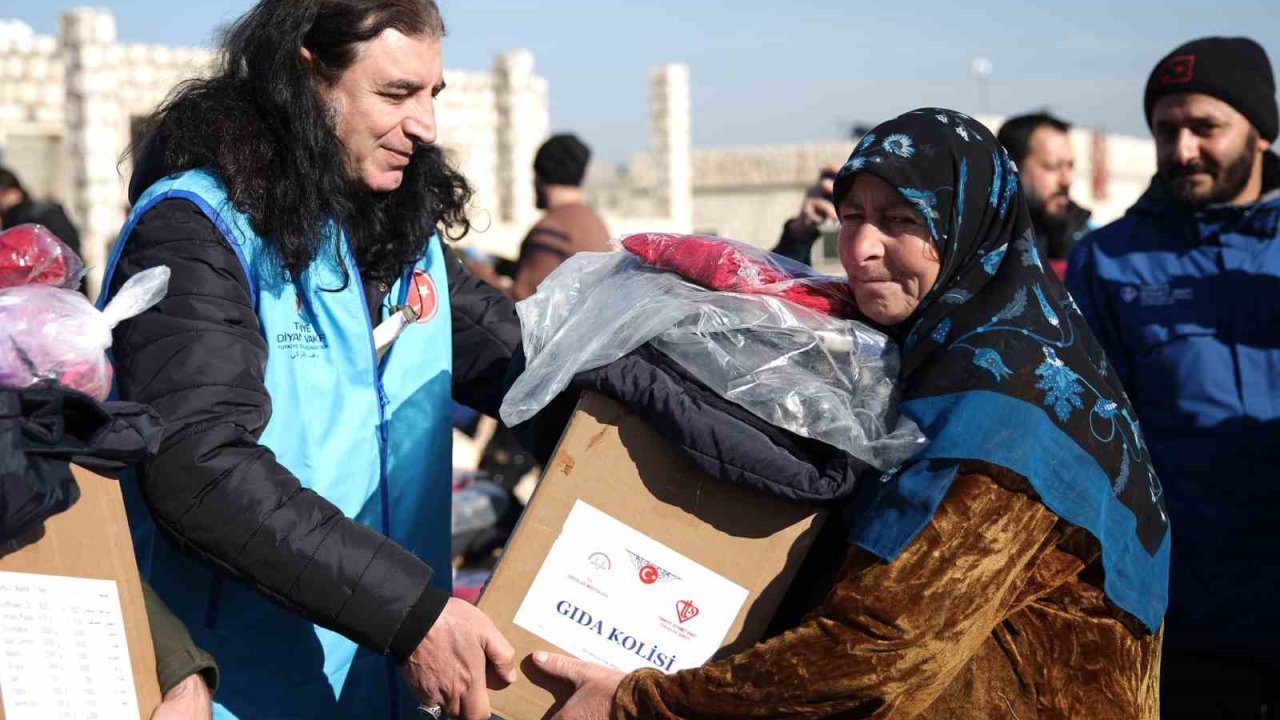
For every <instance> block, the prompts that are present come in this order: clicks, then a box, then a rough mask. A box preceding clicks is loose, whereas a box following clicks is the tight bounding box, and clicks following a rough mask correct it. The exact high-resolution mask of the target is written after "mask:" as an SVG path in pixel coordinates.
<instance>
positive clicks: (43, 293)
mask: <svg viewBox="0 0 1280 720" xmlns="http://www.w3.org/2000/svg"><path fill="white" fill-rule="evenodd" d="M168 287H169V268H167V267H163V266H161V267H154V268H150V269H148V270H144V271H142V272H140V273H138V274H137V275H135V276H133V277H132V278H129V281H128V282H126V283H125V284H124V286H123V287H121V288H120V290H119V291H118V292H117V293H116V296H115V297H114V298H113V299H112V300H111V302H110V303H108V304H107V306H106V308H105V309H104V310H102V311H101V312H99V311H98V309H97V308H95V307H94V306H93V304H92V303H90V302H89V301H88V300H86V299H85V297H84V296H83V295H81V294H80V293H78V292H75V291H72V290H63V289H62V288H57V287H50V286H48V285H39V284H37V285H22V286H19V287H11V288H6V289H3V290H0V385H6V386H10V387H27V386H29V385H34V384H37V383H40V382H56V383H59V384H61V385H64V386H66V387H69V388H71V389H73V390H79V391H80V392H82V393H85V394H86V395H91V396H93V397H94V398H97V399H98V400H105V399H106V398H107V395H108V393H110V391H111V378H112V373H111V361H110V360H108V359H107V355H106V351H107V349H109V348H110V347H111V329H112V328H113V327H115V326H116V325H117V324H119V323H120V322H121V321H123V320H126V319H128V318H131V317H133V316H134V315H137V314H139V313H141V312H143V311H144V310H146V309H148V308H150V307H151V306H152V305H155V304H156V303H158V302H160V300H161V299H163V298H164V296H165V292H166V291H167V290H168Z"/></svg>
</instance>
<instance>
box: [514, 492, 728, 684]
mask: <svg viewBox="0 0 1280 720" xmlns="http://www.w3.org/2000/svg"><path fill="white" fill-rule="evenodd" d="M746 601H747V591H746V589H745V588H743V587H740V586H738V585H736V584H734V583H733V582H730V581H729V580H726V579H725V578H723V577H720V576H719V575H717V574H715V573H714V572H712V571H710V570H708V569H707V568H705V567H703V566H702V565H699V564H698V563H696V562H694V561H692V560H690V559H689V558H687V557H685V556H683V555H681V554H680V553H678V552H676V551H674V550H672V549H671V548H669V547H667V546H665V545H663V544H662V543H660V542H657V541H656V540H653V539H652V538H649V537H646V536H645V535H643V534H642V533H640V532H638V531H636V530H635V529H633V528H630V527H628V526H626V525H624V524H622V523H621V522H619V521H618V520H616V519H614V518H613V517H610V516H609V515H606V514H605V513H603V512H601V511H599V510H597V509H596V508H594V507H592V506H590V505H588V504H586V503H584V502H582V501H581V500H578V501H575V502H574V505H573V508H572V509H571V510H570V511H569V517H568V518H567V519H566V520H565V521H564V528H563V529H561V531H560V535H559V537H557V538H556V541H555V544H554V545H552V546H551V552H550V553H549V554H548V555H547V558H546V560H544V561H543V562H542V567H541V568H539V569H538V574H537V576H535V577H534V579H533V584H532V585H531V586H530V587H529V592H528V594H526V595H525V597H524V600H523V601H522V602H521V603H520V609H519V610H517V611H516V616H515V624H516V625H519V626H520V627H522V628H524V629H526V630H528V631H529V632H532V633H533V634H535V635H537V636H538V637H540V638H542V639H543V640H546V641H548V642H551V643H554V644H555V645H556V646H558V647H560V648H563V649H564V650H566V651H567V652H569V653H572V654H573V655H575V656H577V657H578V658H581V659H583V660H594V661H596V662H599V663H603V664H605V665H609V666H610V667H614V668H617V669H618V670H622V671H625V672H630V671H632V670H637V669H639V668H644V667H653V668H658V669H659V670H662V671H664V672H674V671H676V670H683V669H685V668H691V667H698V666H699V665H702V664H703V663H705V662H706V661H707V660H709V659H710V658H711V656H712V655H714V654H715V652H716V650H719V649H720V646H721V645H723V644H724V640H725V636H726V635H728V633H729V629H730V628H731V627H732V626H733V621H734V620H735V619H736V618H737V617H738V613H739V612H740V611H741V610H742V605H743V603H745V602H746Z"/></svg>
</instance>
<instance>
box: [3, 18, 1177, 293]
mask: <svg viewBox="0 0 1280 720" xmlns="http://www.w3.org/2000/svg"><path fill="white" fill-rule="evenodd" d="M214 61H215V57H214V54H213V53H212V52H211V51H209V50H206V49H200V48H185V47H167V46H158V45H133V44H121V43H119V42H118V41H117V32H116V23H115V18H114V17H113V16H112V14H111V13H110V12H108V11H106V10H99V9H75V10H70V11H68V12H65V13H63V14H62V17H61V28H60V34H59V36H58V37H47V36H39V35H36V34H35V33H34V32H32V30H31V28H30V27H29V26H27V25H26V24H24V23H22V22H21V21H16V20H3V19H0V163H3V164H6V165H8V166H10V167H12V168H13V170H14V171H15V172H16V173H17V174H18V175H19V177H21V178H22V179H23V183H24V184H25V185H26V186H27V188H28V190H29V191H30V192H31V194H32V195H33V196H34V197H36V198H38V199H53V200H57V201H59V202H61V203H62V204H63V205H64V206H65V207H66V209H67V211H68V213H69V214H70V215H71V219H72V221H73V222H75V223H76V224H77V225H78V226H79V228H80V231H81V242H82V247H83V249H84V255H85V261H86V263H87V264H89V265H91V266H94V267H95V268H97V271H96V272H95V274H93V275H91V276H90V280H89V282H90V286H91V288H95V289H96V287H97V282H98V280H99V278H100V277H101V269H102V267H103V266H104V264H105V261H106V257H107V253H108V250H109V246H110V243H111V242H112V241H113V240H114V239H115V236H116V234H117V232H119V229H120V225H121V223H122V222H123V221H124V216H125V211H126V205H127V197H126V185H127V181H128V178H129V175H130V173H131V171H132V168H131V166H130V164H129V163H128V161H127V160H124V159H123V154H124V151H125V149H126V148H127V147H128V145H129V143H130V141H131V140H132V138H133V137H134V136H135V135H136V134H137V133H139V132H141V130H142V122H143V120H144V118H146V117H147V116H149V115H150V114H151V113H152V111H154V110H155V108H156V107H157V106H158V105H159V104H160V103H161V102H162V101H163V100H164V99H165V97H166V96H167V95H168V94H169V93H170V91H171V90H172V89H173V88H174V86H175V85H177V84H178V83H180V82H182V81H183V80H185V79H188V78H193V77H197V76H200V75H201V74H203V73H206V72H208V70H209V69H210V68H211V67H212V64H213V62H214ZM445 78H446V80H447V81H448V84H449V90H448V92H446V93H444V94H443V95H441V96H440V100H439V105H438V107H437V115H436V117H437V120H438V122H439V135H440V138H441V144H442V145H443V146H444V147H445V148H446V149H447V150H448V151H449V152H450V153H451V154H452V156H453V158H454V161H455V162H456V163H457V165H458V167H459V169H461V170H462V172H463V173H465V174H466V176H467V178H468V179H469V180H470V181H471V183H472V184H473V185H474V186H475V189H476V196H475V200H474V207H473V212H472V219H473V221H474V224H475V227H476V231H475V232H473V233H472V234H470V235H469V236H468V237H467V240H466V241H465V242H466V243H467V244H469V245H473V246H475V247H476V248H477V249H479V250H481V251H482V252H486V253H490V254H494V255H499V256H504V257H509V258H513V257H515V255H516V253H517V252H518V250H519V247H520V240H521V238H522V237H523V235H524V232H525V231H526V230H527V229H528V227H529V225H531V224H532V223H533V222H534V221H535V220H536V218H537V209H536V207H535V206H534V192H533V156H534V153H535V152H536V151H537V148H538V146H539V145H540V144H541V143H542V141H543V140H545V139H546V138H547V136H548V135H549V131H550V129H551V127H552V123H551V119H550V116H549V111H548V107H549V104H548V95H549V91H548V86H547V81H546V79H545V78H542V77H540V76H538V75H537V74H536V72H535V67H534V55H533V53H531V52H529V51H527V50H514V51H512V52H508V53H503V54H501V55H498V56H497V57H496V58H494V61H493V64H492V67H491V68H490V69H489V70H487V71H483V70H482V71H475V70H446V72H445ZM690 86H691V79H690V76H689V69H688V67H686V66H684V65H678V64H672V65H666V66H663V67H659V68H656V69H655V70H654V71H653V72H652V74H651V76H650V87H649V91H650V97H649V108H650V113H649V121H650V122H649V127H650V148H649V149H648V150H646V151H643V152H639V153H636V154H635V155H633V156H631V158H630V160H629V162H628V163H627V164H626V165H621V166H620V165H613V164H607V163H593V165H592V166H591V168H590V169H589V170H588V173H587V178H586V182H585V185H584V187H583V190H584V192H585V194H586V197H587V202H588V204H590V205H592V206H593V207H594V208H595V209H596V210H597V211H598V212H599V213H600V214H601V215H602V217H603V218H604V220H605V222H606V223H608V225H609V227H610V228H611V229H612V230H613V232H615V233H617V234H625V233H629V232H638V231H643V230H665V231H674V232H689V231H699V232H709V233H715V234H720V235H725V236H728V237H732V238H736V239H739V240H743V241H746V242H749V243H751V244H753V245H758V246H760V247H772V245H773V243H774V241H775V240H777V237H778V233H779V231H780V230H781V227H782V223H783V222H784V221H785V220H786V219H787V218H788V217H790V216H791V215H792V214H794V213H795V212H796V210H797V209H798V207H799V204H800V200H801V195H802V194H803V192H804V190H805V188H807V187H808V186H809V185H810V184H811V183H812V182H813V181H814V179H815V178H816V177H817V173H818V169H819V168H821V167H822V166H824V165H828V164H833V163H834V164H839V163H840V162H843V161H844V159H845V157H846V156H848V154H849V152H850V150H852V148H853V145H854V143H855V140H856V138H851V139H846V140H840V139H833V140H827V141H820V142H811V143H805V144H802V145H786V146H763V147H742V148H717V149H694V148H693V146H692V109H691V103H690ZM1067 114H1068V115H1069V113H1067ZM979 119H980V120H982V121H983V122H984V123H986V124H987V125H988V126H990V127H991V128H992V129H993V130H994V129H998V126H999V122H1000V121H1001V120H1002V118H995V117H983V118H979ZM565 129H568V130H572V129H573V128H565ZM585 139H586V140H587V142H588V143H589V142H591V140H592V139H591V138H590V137H587V138H585ZM1071 139H1072V142H1073V144H1074V145H1075V149H1076V168H1077V171H1076V177H1077V180H1076V185H1075V189H1074V191H1073V196H1074V197H1075V200H1076V202H1078V203H1080V204H1081V205H1084V206H1085V207H1088V208H1091V209H1092V210H1093V211H1094V219H1095V220H1097V221H1098V222H1101V223H1105V222H1109V221H1110V220H1112V219H1114V218H1116V217H1118V216H1119V215H1120V214H1121V213H1122V212H1123V211H1124V209H1125V208H1127V207H1128V206H1129V205H1130V204H1132V203H1133V201H1134V200H1136V199H1137V197H1138V195H1140V194H1141V192H1142V191H1143V190H1144V189H1145V188H1146V185H1147V182H1148V181H1149V179H1150V177H1151V175H1152V173H1154V172H1155V151H1154V146H1153V145H1152V142H1151V140H1150V139H1149V138H1145V137H1142V138H1139V137H1132V136H1120V135H1107V134H1103V133H1101V132H1099V131H1095V130H1090V129H1086V128H1075V129H1073V130H1072V133H1071ZM828 235H830V236H831V237H828V238H824V241H823V246H822V247H817V248H815V253H814V257H815V264H818V265H819V266H820V267H823V268H824V269H826V270H828V271H831V272H837V271H839V266H838V263H837V262H836V260H835V249H834V246H833V239H834V233H828Z"/></svg>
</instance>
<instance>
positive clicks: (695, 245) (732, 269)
mask: <svg viewBox="0 0 1280 720" xmlns="http://www.w3.org/2000/svg"><path fill="white" fill-rule="evenodd" d="M622 247H624V248H626V249H627V251H628V252H630V253H632V254H633V255H636V256H638V257H639V258H640V259H642V260H644V261H645V262H646V263H648V264H649V265H652V266H653V267H656V268H661V269H663V270H670V271H672V272H675V273H678V274H679V275H680V276H681V277H683V278H685V279H686V280H688V281H689V282H692V283H695V284H697V285H701V286H702V287H705V288H708V289H710V290H722V291H726V292H739V293H752V294H760V295H773V296H775V297H779V298H782V299H784V300H789V301H791V302H794V303H797V304H799V305H803V306H805V307H807V308H810V309H812V310H816V311H818V312H820V313H823V314H825V315H830V316H832V317H839V318H858V317H860V313H859V312H858V305H857V302H856V301H855V300H854V298H853V292H852V291H851V290H850V289H849V283H848V282H846V281H845V279H844V278H838V277H832V276H829V275H819V274H817V273H815V272H813V271H812V270H811V269H809V268H807V267H805V266H803V265H800V264H799V263H794V262H791V261H787V260H786V259H785V258H781V257H779V256H777V255H774V254H772V253H768V252H765V251H763V250H761V249H759V248H756V247H753V246H751V245H746V244H744V243H740V242H737V241H735V240H730V239H728V238H722V237H715V236H712V235H679V234H675V233H639V234H636V235H628V236H627V237H624V238H623V239H622Z"/></svg>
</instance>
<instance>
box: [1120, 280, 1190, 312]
mask: <svg viewBox="0 0 1280 720" xmlns="http://www.w3.org/2000/svg"><path fill="white" fill-rule="evenodd" d="M1120 299H1121V300H1123V301H1125V302H1127V303H1131V302H1133V301H1134V300H1137V301H1138V304H1139V305H1140V306H1142V307H1164V306H1166V305H1172V304H1174V303H1178V302H1183V301H1190V300H1194V299H1195V291H1194V290H1192V289H1191V288H1189V287H1184V288H1176V287H1171V286H1170V285H1169V284H1168V283H1161V284H1159V285H1125V286H1124V287H1123V288H1121V289H1120Z"/></svg>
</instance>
